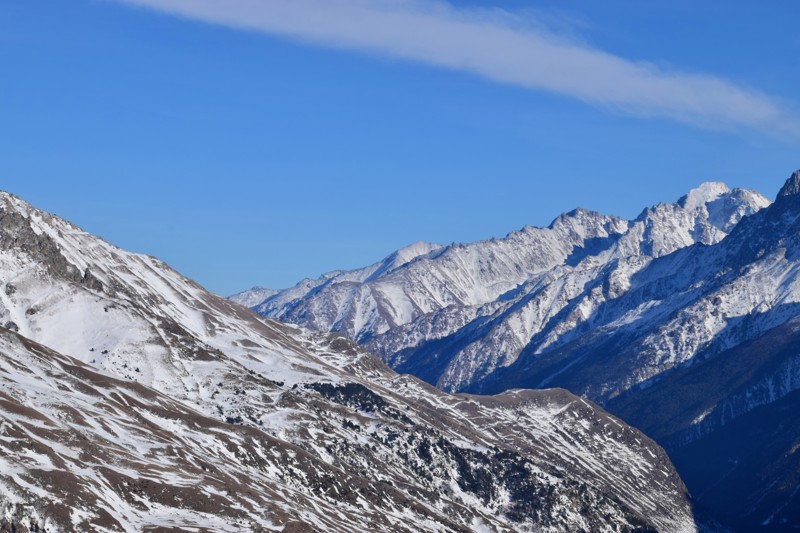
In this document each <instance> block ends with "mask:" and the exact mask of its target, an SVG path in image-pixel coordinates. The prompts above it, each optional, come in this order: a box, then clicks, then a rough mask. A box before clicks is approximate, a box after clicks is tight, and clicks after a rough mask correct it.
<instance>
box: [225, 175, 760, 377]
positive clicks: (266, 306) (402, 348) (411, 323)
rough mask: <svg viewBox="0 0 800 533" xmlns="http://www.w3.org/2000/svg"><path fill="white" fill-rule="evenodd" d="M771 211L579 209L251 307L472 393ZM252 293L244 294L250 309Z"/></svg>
mask: <svg viewBox="0 0 800 533" xmlns="http://www.w3.org/2000/svg"><path fill="white" fill-rule="evenodd" d="M769 203H770V202H769V201H768V200H767V199H766V198H764V197H763V196H761V195H759V194H758V193H755V192H753V191H747V190H743V189H734V190H730V189H729V188H728V187H727V186H726V185H725V184H724V183H720V182H709V183H704V184H702V185H700V186H699V187H698V188H696V189H693V190H692V191H690V192H689V193H687V194H686V195H685V196H684V197H682V198H681V199H680V200H679V201H678V202H677V203H675V204H659V205H656V206H653V207H650V208H647V209H645V210H644V211H643V212H642V213H641V214H640V215H639V216H638V217H637V218H636V219H634V220H631V221H625V220H621V219H619V218H616V217H608V216H604V215H601V214H599V213H594V212H591V211H588V210H585V209H576V210H574V211H571V212H569V213H565V214H563V215H561V216H559V217H557V218H556V219H555V220H554V221H553V222H552V223H551V224H550V225H549V226H548V227H546V228H534V227H530V226H528V227H525V228H523V229H522V230H520V231H516V232H512V233H510V234H509V235H508V236H507V237H506V238H504V239H492V240H489V241H481V242H477V243H473V244H466V245H453V246H449V247H447V248H445V249H442V250H440V251H437V252H436V253H429V254H428V255H421V256H420V257H418V258H417V259H416V260H414V261H411V262H409V263H407V264H405V265H403V266H402V267H400V268H396V269H394V270H392V271H391V272H390V273H387V274H386V275H374V274H372V273H371V274H370V275H369V276H366V275H363V274H362V272H363V271H352V272H341V273H337V274H335V275H326V276H323V277H322V278H320V279H319V280H317V281H314V282H309V280H306V281H304V282H301V283H300V284H298V285H297V286H295V287H293V288H291V289H288V290H286V291H280V292H278V293H276V294H273V295H270V296H268V297H267V298H266V299H265V300H264V301H262V302H261V303H259V304H257V305H255V306H252V307H253V308H254V309H255V310H256V311H257V312H259V313H260V314H262V315H264V316H269V317H274V318H278V319H280V320H283V321H288V322H292V323H296V324H300V325H303V326H306V327H310V328H312V329H317V330H321V331H336V332H340V333H343V334H345V335H347V336H348V337H350V338H352V339H354V340H356V341H358V342H359V343H361V344H363V345H365V346H366V347H367V348H368V349H370V350H371V351H373V352H374V353H376V354H377V355H379V356H380V357H381V358H382V359H383V360H384V361H386V362H387V363H389V364H390V365H391V366H392V367H394V368H397V369H399V370H401V371H405V372H411V373H415V374H416V375H419V376H421V377H423V378H424V379H426V380H428V381H430V382H431V383H435V384H437V385H438V386H440V387H442V388H445V389H448V390H459V389H469V388H470V387H471V386H473V385H475V384H477V383H480V381H481V380H482V379H483V378H485V377H486V376H487V375H488V374H490V373H491V372H492V371H494V370H495V369H496V368H499V367H503V366H508V365H510V364H512V363H513V362H514V361H515V360H516V359H517V357H518V356H519V354H520V353H521V352H522V350H523V349H529V350H532V351H535V352H541V351H543V350H546V349H548V348H550V347H554V346H557V345H558V344H560V343H562V342H565V341H567V340H568V339H569V338H571V335H573V334H574V331H575V330H576V328H577V327H578V326H579V325H580V324H582V323H584V322H585V320H586V318H587V317H589V316H591V314H592V313H593V311H594V309H596V308H597V307H598V306H599V305H600V304H602V303H603V302H604V301H605V300H606V299H608V298H615V297H618V296H619V295H621V294H623V293H624V292H625V291H627V290H628V289H629V288H630V286H631V283H632V280H633V278H634V276H635V274H636V272H638V271H639V270H640V269H641V268H643V267H644V266H646V265H647V264H648V263H649V261H650V260H652V259H653V258H656V257H661V256H665V255H668V254H670V253H672V252H674V251H676V250H678V249H681V248H685V247H687V246H691V245H693V244H695V243H702V244H714V243H716V242H719V241H720V240H721V239H723V238H724V237H725V236H726V235H727V232H728V231H730V229H731V228H732V227H733V226H734V225H735V224H736V223H737V222H738V221H739V220H740V219H741V218H742V217H744V216H747V215H749V214H752V213H754V212H756V211H758V210H759V209H762V208H763V207H765V206H767V205H769ZM373 272H374V270H373ZM252 296H254V295H253V294H252V293H247V292H245V293H242V295H239V296H238V298H239V301H245V300H244V299H245V298H247V303H252V301H255V299H257V298H252ZM576 302H580V303H576ZM568 306H569V307H571V310H570V309H568ZM565 314H566V315H565ZM448 339H452V340H448ZM442 340H444V341H445V345H444V347H442ZM429 343H436V347H435V348H434V349H435V352H433V353H430V352H429V350H428V347H427V346H428V344H429Z"/></svg>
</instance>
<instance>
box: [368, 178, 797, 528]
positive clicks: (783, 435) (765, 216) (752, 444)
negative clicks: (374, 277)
mask: <svg viewBox="0 0 800 533" xmlns="http://www.w3.org/2000/svg"><path fill="white" fill-rule="evenodd" d="M768 204H769V202H766V201H764V200H763V198H762V197H760V196H757V195H755V194H754V193H748V192H746V191H729V192H726V189H725V188H723V187H721V186H719V185H716V184H707V185H705V186H703V187H701V188H700V189H699V190H696V191H693V192H691V193H690V194H689V195H687V197H685V198H683V199H681V200H680V201H679V202H678V203H677V204H674V205H660V206H656V207H654V208H651V209H648V210H645V212H643V213H642V215H640V217H638V218H637V219H636V220H634V221H632V222H630V223H629V225H628V229H627V230H626V232H625V233H624V235H622V236H620V237H619V238H618V239H616V241H615V242H614V243H613V244H612V245H610V246H607V247H605V246H601V247H600V248H601V250H600V251H599V252H596V253H592V254H588V255H586V256H585V257H583V258H582V259H581V261H580V262H578V263H577V265H575V266H571V265H568V264H565V265H559V266H556V267H554V268H552V269H551V270H549V271H548V272H546V273H543V274H535V275H533V276H531V277H530V279H529V280H527V281H526V282H524V283H523V284H522V285H521V286H520V287H518V288H517V289H516V290H515V291H513V292H512V293H509V294H507V295H505V296H504V297H503V298H499V299H498V302H497V303H493V304H486V305H484V306H483V307H482V308H481V310H480V311H477V312H475V313H474V317H469V318H467V319H463V320H462V319H461V318H460V316H461V315H460V313H461V310H459V309H454V308H443V309H442V310H440V311H439V312H438V313H433V314H431V315H430V316H431V318H430V319H429V320H428V322H427V323H423V324H420V323H418V324H416V325H415V324H414V323H413V322H412V323H410V324H408V325H405V326H401V327H400V328H394V331H395V332H396V334H394V333H392V332H391V331H390V332H387V333H384V334H382V338H384V339H388V340H389V342H387V343H386V345H385V346H386V347H385V348H384V349H378V350H377V351H378V353H380V354H381V355H382V356H383V357H384V358H385V359H386V360H387V361H388V362H389V363H390V364H392V365H393V366H395V367H396V368H397V369H399V370H404V371H412V372H414V373H416V374H417V375H419V376H421V377H423V378H425V379H426V380H428V381H430V382H432V383H436V384H437V385H439V386H440V387H443V388H449V389H456V390H469V391H473V392H485V393H491V392H498V391H502V390H508V389H510V388H514V387H532V388H536V387H552V386H558V387H564V388H567V389H569V390H571V391H573V392H575V393H578V394H580V395H583V396H585V397H588V398H591V399H593V400H595V401H597V402H599V403H601V404H602V405H604V406H605V407H607V408H608V409H609V410H610V411H611V412H613V413H615V414H617V415H619V416H620V417H621V418H623V419H624V420H626V421H627V422H629V423H631V424H632V425H634V426H635V427H638V428H640V429H642V430H643V431H645V433H647V434H648V435H650V436H652V437H654V438H656V440H658V441H659V442H660V443H661V444H662V445H664V446H665V447H666V449H667V451H668V452H669V453H670V455H671V456H672V457H673V458H674V460H675V462H676V465H677V466H678V468H679V471H680V472H681V475H682V476H684V479H685V480H686V482H687V484H688V486H689V489H690V491H691V492H692V494H693V497H694V499H695V501H696V502H697V503H698V504H699V505H701V506H702V507H703V508H704V509H705V510H706V511H708V512H709V513H710V514H712V515H713V516H715V517H717V518H718V519H720V520H721V521H723V522H724V523H726V524H727V525H730V526H731V527H734V528H735V529H736V530H737V531H751V530H752V531H792V530H796V529H797V528H800V517H799V516H798V514H797V511H796V509H798V508H800V491H799V490H798V486H800V463H798V457H800V456H798V453H797V452H798V450H800V431H799V430H798V427H797V424H795V423H794V422H793V421H792V420H793V419H794V418H795V417H794V415H792V414H791V413H792V408H794V407H795V406H796V404H797V391H798V389H800V362H799V361H800V360H799V359H798V357H800V355H798V354H800V337H798V333H797V332H798V331H800V323H798V316H800V312H798V311H800V278H799V277H798V272H800V172H796V173H794V174H793V175H792V176H791V177H790V179H789V180H788V181H787V182H786V184H785V185H784V187H783V188H782V189H781V191H780V192H779V194H778V196H777V199H776V201H775V202H774V203H772V204H771V205H768ZM692 221H694V222H692ZM692 223H694V226H692ZM692 227H693V228H694V229H692V230H688V231H687V228H692ZM490 307H491V308H490ZM487 309H488V310H487ZM440 323H441V324H442V326H441V327H440V326H439V325H438V324H440ZM439 331H446V333H445V334H443V335H441V336H438V335H439V334H438V332H439ZM417 332H418V334H417V336H416V339H415V340H414V341H413V343H416V344H413V343H410V342H405V343H404V342H403V341H400V343H399V344H393V343H392V340H393V339H395V338H400V337H402V335H409V334H410V335H411V336H412V337H413V336H414V334H415V333H417ZM371 342H372V341H371V340H368V341H367V342H366V343H365V344H366V345H367V346H371V347H372V348H373V349H375V348H376V347H375V346H373V345H371V344H370V343H371Z"/></svg>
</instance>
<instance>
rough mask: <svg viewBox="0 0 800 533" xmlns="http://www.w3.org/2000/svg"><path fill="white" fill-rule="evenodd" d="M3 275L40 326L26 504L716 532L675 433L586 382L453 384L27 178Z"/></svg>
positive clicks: (7, 366) (64, 521) (301, 520)
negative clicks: (422, 376) (429, 381)
mask: <svg viewBox="0 0 800 533" xmlns="http://www.w3.org/2000/svg"><path fill="white" fill-rule="evenodd" d="M420 249H421V250H420ZM426 249H427V247H426V246H422V247H417V249H416V250H414V251H412V252H411V253H409V254H406V255H403V254H400V255H398V256H397V258H395V259H393V260H392V261H389V262H388V263H386V262H385V266H386V268H385V269H384V270H385V271H387V272H388V271H391V270H392V269H394V270H396V269H397V268H399V266H398V265H402V264H410V263H404V261H408V260H409V257H412V256H416V254H418V253H422V254H423V255H422V256H419V257H428V256H429V255H430V254H436V253H437V252H436V251H435V250H432V251H429V252H426ZM425 254H427V255H425ZM410 260H411V263H413V262H415V261H416V260H420V259H416V260H414V259H410ZM380 270H381V266H380V265H379V266H377V267H375V268H374V269H373V271H372V272H371V273H370V274H368V275H367V276H369V275H372V274H374V273H376V272H379V271H380ZM0 272H2V276H3V278H2V281H3V285H2V287H1V288H2V290H0V302H2V307H1V308H2V324H5V327H6V328H7V329H8V330H13V331H16V332H18V334H19V335H22V336H21V337H17V336H16V335H14V334H12V333H10V332H8V331H7V332H4V333H2V335H0V354H2V359H0V361H2V366H1V367H0V368H2V371H0V393H2V394H4V396H3V398H4V400H5V403H3V404H1V405H0V409H2V412H3V419H4V420H6V421H7V422H6V423H5V424H4V425H3V427H2V431H0V446H3V448H4V451H5V453H6V455H4V457H8V458H9V459H8V460H7V462H8V468H9V470H8V472H9V474H7V475H6V474H5V472H6V470H3V474H2V475H0V476H1V477H0V480H2V485H1V486H0V495H1V497H2V498H3V502H2V504H3V505H4V512H5V520H6V521H7V522H11V521H14V522H15V523H23V524H25V523H28V524H30V523H37V524H38V525H39V526H42V525H44V524H45V523H47V524H49V527H51V529H53V530H56V529H61V530H64V531H68V530H74V529H75V528H76V527H77V528H81V527H85V528H88V529H92V530H102V528H107V529H108V530H141V529H144V528H145V527H168V526H175V527H197V528H199V529H200V530H223V531H225V530H236V528H237V527H238V528H239V530H241V529H242V528H244V529H247V528H253V529H254V530H255V528H256V527H261V528H263V530H266V531H269V530H282V528H283V527H287V526H289V525H290V524H294V526H291V527H301V526H302V527H306V528H311V529H316V530H330V531H354V530H365V531H375V530H390V531H469V530H480V529H484V530H488V531H564V530H580V529H584V530H591V531H619V532H626V531H633V530H637V529H642V528H645V529H646V528H651V529H657V530H664V531H694V529H695V528H694V525H693V521H692V518H691V512H690V509H689V506H688V503H687V501H686V497H685V494H684V487H683V485H682V483H681V481H680V479H679V478H678V477H677V475H676V474H675V472H674V469H673V468H672V466H671V464H670V463H669V460H668V459H667V457H666V455H665V454H664V453H663V451H662V450H661V449H660V448H658V446H656V445H655V444H654V443H653V442H652V441H650V440H648V439H647V438H646V437H644V436H643V435H642V434H641V433H639V432H637V431H635V430H633V429H631V428H630V427H628V426H625V425H624V424H623V423H621V422H620V421H619V420H617V419H615V418H613V417H610V416H609V415H607V414H605V413H604V412H602V411H601V410H600V409H598V408H597V407H595V406H594V405H592V404H589V403H588V402H585V401H583V400H580V399H578V398H576V397H574V396H572V395H571V394H569V393H566V392H565V391H560V390H550V391H540V392H524V393H523V392H510V393H507V394H504V395H500V396H497V397H492V398H484V397H472V396H451V395H447V394H444V393H442V392H440V391H438V390H436V389H433V388H432V387H429V386H427V385H425V384H423V383H421V382H419V381H418V380H416V379H414V378H411V377H407V376H398V375H397V374H395V373H394V372H392V371H390V370H389V369H388V368H387V367H385V366H384V365H382V364H381V363H380V362H378V361H377V360H375V359H373V358H372V357H371V356H370V355H369V354H367V353H366V352H364V351H362V350H360V349H358V348H357V347H356V346H354V345H353V344H351V343H350V342H349V341H347V340H345V339H343V338H341V337H331V336H327V335H319V334H313V333H310V332H308V331H304V330H301V329H299V328H295V327H291V326H284V325H281V324H278V323H275V322H272V321H269V320H265V319H262V318H259V317H257V316H256V315H255V314H253V313H251V312H250V311H248V310H246V309H245V308H243V307H240V306H238V305H236V304H234V303H232V302H228V301H226V300H223V299H221V298H218V297H216V296H214V295H211V294H209V293H207V292H205V291H204V290H203V289H202V288H201V287H199V286H198V285H196V284H195V283H193V282H191V281H190V280H187V279H186V278H183V277H182V276H180V275H179V274H177V273H176V272H174V271H172V270H171V269H170V268H169V267H167V266H166V265H164V264H163V263H161V262H159V261H158V260H156V259H154V258H151V257H145V256H141V255H136V254H130V253H127V252H125V251H122V250H119V249H118V248H115V247H113V246H111V245H109V244H107V243H105V242H103V241H102V240H100V239H97V238H96V237H93V236H91V235H89V234H87V233H85V232H83V231H82V230H80V229H79V228H76V227H74V226H72V225H71V224H69V223H67V222H65V221H63V220H60V219H58V218H56V217H53V216H51V215H48V214H46V213H43V212H40V211H37V210H35V209H33V208H31V207H30V206H29V205H27V204H25V203H24V202H22V201H20V200H19V199H17V198H15V197H12V196H10V195H2V197H0ZM389 275H391V274H389ZM28 339H31V340H28ZM32 341H36V342H38V343H41V344H46V345H47V348H45V347H43V346H40V345H38V344H35V343H34V342H32ZM61 354H63V355H61ZM73 358H74V359H73ZM90 366H91V367H92V368H94V369H95V370H90V369H89V367H90ZM109 376H110V377H109ZM125 380H127V381H125ZM134 382H136V384H134ZM156 390H157V391H159V392H155V391H156ZM87 450H88V451H87ZM201 461H202V463H201ZM69 471H74V472H75V474H74V475H71V476H68V475H66V474H65V472H69ZM43 472H50V473H48V474H43ZM53 476H56V477H57V478H59V479H61V478H63V479H64V480H65V481H64V482H65V484H66V485H65V486H67V487H71V488H70V489H69V490H70V494H72V496H70V495H69V494H66V493H64V492H59V490H58V488H57V487H56V486H55V485H54V484H53V483H51V482H49V481H48V480H51V479H52V478H53ZM59 476H60V477H59ZM248 476H249V477H252V482H251V483H248V482H247V479H249V477H248ZM198 483H200V485H201V486H204V487H207V491H203V494H202V495H200V494H196V492H197V491H196V489H192V491H189V490H188V489H187V488H186V487H188V486H192V487H194V486H195V485H197V484H198ZM206 496H207V498H206ZM92 502H94V503H92ZM267 502H271V503H267ZM334 506H336V508H335V509H334ZM48 521H49V522H48ZM81 524H83V525H81ZM86 524H90V526H89V525H86Z"/></svg>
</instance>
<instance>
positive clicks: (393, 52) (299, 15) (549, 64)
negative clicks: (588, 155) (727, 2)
mask: <svg viewBox="0 0 800 533" xmlns="http://www.w3.org/2000/svg"><path fill="white" fill-rule="evenodd" d="M118 1H121V2H124V3H127V4H134V5H138V6H142V7H148V8H152V9H156V10H160V11H163V12H167V13H171V14H173V15H178V16H183V17H187V18H191V19H196V20H201V21H205V22H209V23H214V24H221V25H225V26H229V27H233V28H240V29H247V30H255V31H259V32H263V33H268V34H273V35H281V36H285V37H290V38H294V39H300V40H303V41H307V42H310V43H315V44H318V45H323V46H332V47H338V48H346V49H352V50H360V51H366V52H370V53H376V54H382V55H386V56H392V57H397V58H402V59H406V60H410V61H417V62H421V63H426V64H429V65H435V66H438V67H443V68H448V69H453V70H459V71H465V72H470V73H473V74H477V75H479V76H482V77H484V78H486V79H489V80H492V81H495V82H498V83H503V84H509V85H515V86H519V87H524V88H527V89H532V90H542V91H549V92H552V93H557V94H561V95H566V96H569V97H573V98H576V99H578V100H582V101H584V102H587V103H589V104H593V105H596V106H602V107H609V108H612V109H615V110H617V111H620V112H624V113H629V114H633V115H637V116H644V117H665V118H670V119H674V120H678V121H682V122H687V123H690V124H693V125H696V126H700V127H705V128H712V129H741V128H747V129H756V130H761V131H767V132H771V133H779V134H786V133H791V134H797V133H798V132H800V125H798V122H797V121H796V120H795V119H794V118H793V117H792V116H791V114H790V113H789V112H788V111H787V110H786V109H785V108H784V105H783V104H782V103H781V102H778V101H776V100H775V99H773V98H770V97H769V96H767V95H765V94H763V93H760V92H758V91H755V90H752V89H748V88H745V87H741V86H738V85H736V84H734V83H731V82H729V81H725V80H723V79H720V78H718V77H714V76H710V75H704V74H690V73H681V72H677V71H670V70H666V69H664V68H659V67H657V66H655V65H653V64H651V63H644V62H634V61H630V60H627V59H624V58H622V57H619V56H616V55H613V54H609V53H606V52H603V51H602V50H597V49H594V48H591V47H589V46H587V45H585V44H581V43H576V42H574V41H570V40H567V39H564V38H561V37H559V36H556V35H554V34H553V33H551V32H549V31H548V30H547V29H546V28H544V27H543V26H542V25H540V24H536V21H535V20H532V19H531V18H529V17H528V18H526V17H521V16H517V15H514V14H512V13H509V12H506V11H503V10H500V9H493V10H487V9H474V8H473V9H466V8H456V7H454V6H452V5H451V4H449V3H447V2H444V1H442V0H118Z"/></svg>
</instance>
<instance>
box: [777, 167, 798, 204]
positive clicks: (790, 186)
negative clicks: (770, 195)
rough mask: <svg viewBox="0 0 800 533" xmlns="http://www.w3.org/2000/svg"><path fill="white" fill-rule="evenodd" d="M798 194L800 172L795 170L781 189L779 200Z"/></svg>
mask: <svg viewBox="0 0 800 533" xmlns="http://www.w3.org/2000/svg"><path fill="white" fill-rule="evenodd" d="M798 194H800V170H795V171H794V173H792V175H791V176H790V177H789V179H788V180H786V183H784V184H783V187H781V190H780V192H779V193H778V198H783V197H785V196H797V195H798Z"/></svg>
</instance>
